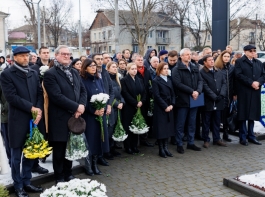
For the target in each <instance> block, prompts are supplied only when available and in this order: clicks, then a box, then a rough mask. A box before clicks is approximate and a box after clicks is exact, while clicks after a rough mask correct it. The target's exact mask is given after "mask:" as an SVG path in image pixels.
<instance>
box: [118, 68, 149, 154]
mask: <svg viewBox="0 0 265 197" xmlns="http://www.w3.org/2000/svg"><path fill="white" fill-rule="evenodd" d="M136 74H137V66H136V65H135V63H129V64H128V65H127V75H126V76H125V77H124V78H122V80H121V93H122V96H123V98H124V100H125V103H126V105H124V107H123V110H122V124H123V127H124V129H125V131H126V133H127V134H128V138H127V139H126V140H125V141H124V148H125V151H126V153H128V154H135V153H139V152H140V151H139V150H138V148H137V144H138V135H136V134H134V133H132V132H131V131H130V130H129V126H130V125H131V122H132V119H133V117H134V115H135V113H136V112H137V108H141V109H142V106H143V103H145V99H146V92H145V87H144V83H143V81H142V80H141V79H140V78H139V77H138V76H136ZM138 95H140V97H141V100H140V101H138V100H137V96H138Z"/></svg>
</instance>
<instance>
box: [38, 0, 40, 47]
mask: <svg viewBox="0 0 265 197" xmlns="http://www.w3.org/2000/svg"><path fill="white" fill-rule="evenodd" d="M40 2H41V0H39V2H38V49H40V47H41V38H40Z"/></svg>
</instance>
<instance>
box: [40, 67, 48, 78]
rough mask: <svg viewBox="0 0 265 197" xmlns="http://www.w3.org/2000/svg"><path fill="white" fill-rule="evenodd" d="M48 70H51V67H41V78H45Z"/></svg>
mask: <svg viewBox="0 0 265 197" xmlns="http://www.w3.org/2000/svg"><path fill="white" fill-rule="evenodd" d="M48 69H49V66H46V65H44V66H41V67H40V74H41V76H43V75H44V73H45V72H46V71H47V70H48Z"/></svg>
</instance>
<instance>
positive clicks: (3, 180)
mask: <svg viewBox="0 0 265 197" xmlns="http://www.w3.org/2000/svg"><path fill="white" fill-rule="evenodd" d="M39 165H40V166H41V167H43V168H46V169H48V170H49V172H53V167H52V155H50V156H49V157H48V158H47V159H46V162H45V163H42V162H39ZM77 165H79V162H77V161H74V162H73V166H77ZM37 176H42V175H41V174H38V173H32V177H37ZM12 183H13V180H12V177H11V172H10V173H8V174H0V184H2V185H10V184H12Z"/></svg>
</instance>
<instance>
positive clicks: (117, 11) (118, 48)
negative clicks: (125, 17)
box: [115, 0, 120, 53]
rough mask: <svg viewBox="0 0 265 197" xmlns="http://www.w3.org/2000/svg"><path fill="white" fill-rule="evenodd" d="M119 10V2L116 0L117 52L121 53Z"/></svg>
mask: <svg viewBox="0 0 265 197" xmlns="http://www.w3.org/2000/svg"><path fill="white" fill-rule="evenodd" d="M119 33H120V29H119V10H118V0H115V52H116V53H117V52H120V46H119Z"/></svg>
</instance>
